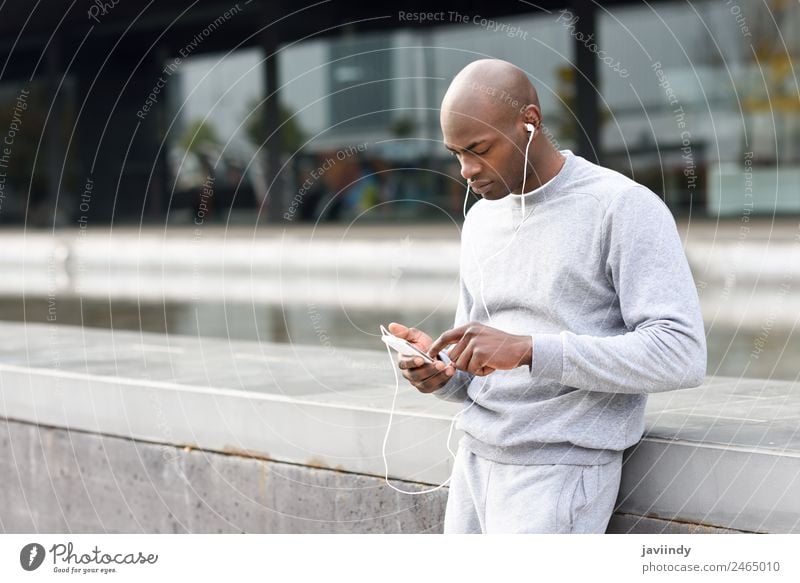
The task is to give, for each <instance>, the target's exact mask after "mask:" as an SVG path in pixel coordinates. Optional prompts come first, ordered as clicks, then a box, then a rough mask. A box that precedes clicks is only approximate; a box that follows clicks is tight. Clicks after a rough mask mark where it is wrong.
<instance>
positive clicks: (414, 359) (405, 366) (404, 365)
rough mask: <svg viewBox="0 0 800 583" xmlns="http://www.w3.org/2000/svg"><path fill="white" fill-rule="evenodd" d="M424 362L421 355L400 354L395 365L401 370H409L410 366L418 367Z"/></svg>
mask: <svg viewBox="0 0 800 583" xmlns="http://www.w3.org/2000/svg"><path fill="white" fill-rule="evenodd" d="M424 364H425V361H424V360H423V359H422V357H421V356H401V357H400V359H399V360H398V361H397V366H398V367H400V368H401V369H402V370H409V369H412V368H419V367H421V366H422V365H424Z"/></svg>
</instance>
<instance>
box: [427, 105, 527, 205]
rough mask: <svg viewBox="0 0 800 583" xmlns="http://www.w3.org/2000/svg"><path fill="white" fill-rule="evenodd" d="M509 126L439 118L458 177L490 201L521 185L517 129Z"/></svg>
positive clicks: (450, 116) (449, 115)
mask: <svg viewBox="0 0 800 583" xmlns="http://www.w3.org/2000/svg"><path fill="white" fill-rule="evenodd" d="M498 125H499V124H498ZM509 126H510V127H496V126H495V125H492V124H488V123H485V122H482V121H479V120H474V119H471V118H469V117H467V116H463V115H457V114H452V113H446V114H443V115H442V135H443V137H444V145H445V147H446V148H447V149H448V150H450V152H452V153H453V155H454V156H456V158H458V161H459V163H460V164H461V176H463V177H464V178H466V179H467V180H471V181H473V182H471V183H470V189H471V190H473V191H474V192H476V193H478V194H480V195H481V196H482V197H483V198H486V199H489V200H498V199H501V198H503V197H505V196H507V195H508V193H509V192H511V191H512V190H513V189H516V188H517V187H518V186H520V184H521V183H522V164H523V153H522V152H523V150H521V149H520V145H519V144H517V143H515V142H514V140H515V139H519V136H517V133H518V132H517V131H515V130H517V129H518V128H515V127H514V125H513V124H509ZM523 147H524V144H523Z"/></svg>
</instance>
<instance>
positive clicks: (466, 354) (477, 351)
mask: <svg viewBox="0 0 800 583" xmlns="http://www.w3.org/2000/svg"><path fill="white" fill-rule="evenodd" d="M453 343H455V346H454V347H453V348H451V349H450V350H449V351H448V355H449V356H450V359H451V360H452V361H453V364H454V365H455V367H456V368H457V369H459V370H465V371H467V372H471V373H472V374H475V375H478V376H485V375H487V374H489V373H491V372H494V371H495V370H508V369H512V368H517V367H518V366H522V365H530V364H531V360H532V359H533V339H532V338H531V337H530V336H527V335H525V336H518V335H516V334H508V333H506V332H503V331H502V330H498V329H496V328H490V327H489V326H485V325H483V324H480V323H478V322H470V323H469V324H465V325H464V326H459V327H458V328H453V329H452V330H448V331H447V332H445V333H444V334H442V335H441V336H439V338H437V339H436V341H435V342H434V343H433V344H432V345H431V346H430V348H429V349H428V354H438V353H439V351H440V350H441V349H442V348H444V347H445V346H447V345H449V344H453Z"/></svg>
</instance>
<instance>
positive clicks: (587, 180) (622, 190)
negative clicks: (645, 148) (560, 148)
mask: <svg viewBox="0 0 800 583" xmlns="http://www.w3.org/2000/svg"><path fill="white" fill-rule="evenodd" d="M576 162H577V163H576V165H575V166H576V167H575V172H574V175H573V181H572V184H571V185H570V186H571V188H573V189H575V191H576V192H583V193H585V194H587V195H589V196H592V197H594V198H595V199H597V201H598V202H599V203H600V205H601V206H602V207H604V208H608V207H609V206H611V204H612V203H613V202H614V201H615V200H617V199H618V198H619V197H620V196H623V195H625V194H627V193H629V192H631V191H642V192H644V191H649V189H648V188H647V187H646V186H644V185H642V184H639V183H638V182H636V181H635V180H633V179H632V178H630V177H628V176H625V175H624V174H622V173H621V172H618V171H616V170H613V169H611V168H607V167H605V166H600V165H599V164H594V163H592V162H590V161H588V160H586V159H585V158H582V157H580V156H576Z"/></svg>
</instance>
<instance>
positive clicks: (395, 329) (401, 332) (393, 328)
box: [388, 322, 408, 339]
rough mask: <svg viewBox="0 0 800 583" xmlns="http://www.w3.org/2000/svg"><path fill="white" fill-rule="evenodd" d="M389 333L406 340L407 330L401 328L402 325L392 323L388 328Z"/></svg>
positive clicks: (404, 327) (403, 327)
mask: <svg viewBox="0 0 800 583" xmlns="http://www.w3.org/2000/svg"><path fill="white" fill-rule="evenodd" d="M388 330H389V332H391V333H392V334H394V335H395V336H398V337H399V338H404V339H405V338H407V337H408V328H407V327H406V326H403V325H402V324H398V323H397V322H392V323H391V324H389V326H388Z"/></svg>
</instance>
